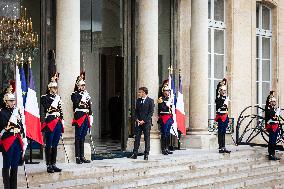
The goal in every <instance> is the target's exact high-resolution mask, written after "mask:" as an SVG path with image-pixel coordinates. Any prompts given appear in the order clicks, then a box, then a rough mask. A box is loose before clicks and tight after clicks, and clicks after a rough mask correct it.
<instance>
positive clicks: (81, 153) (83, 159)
mask: <svg viewBox="0 0 284 189" xmlns="http://www.w3.org/2000/svg"><path fill="white" fill-rule="evenodd" d="M84 142H85V141H84V140H80V159H81V161H82V163H91V161H90V160H87V159H86V158H85V156H84Z"/></svg>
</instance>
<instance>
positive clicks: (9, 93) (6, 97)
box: [3, 85, 16, 102]
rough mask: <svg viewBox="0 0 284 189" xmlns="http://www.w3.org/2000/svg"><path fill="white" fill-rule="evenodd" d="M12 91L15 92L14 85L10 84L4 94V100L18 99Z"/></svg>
mask: <svg viewBox="0 0 284 189" xmlns="http://www.w3.org/2000/svg"><path fill="white" fill-rule="evenodd" d="M12 92H13V87H12V85H10V86H9V87H8V88H7V91H6V94H5V95H4V98H3V100H4V101H5V102H6V101H14V100H16V98H15V95H14V94H13V93H12Z"/></svg>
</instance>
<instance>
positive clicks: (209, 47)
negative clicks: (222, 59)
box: [208, 28, 211, 52]
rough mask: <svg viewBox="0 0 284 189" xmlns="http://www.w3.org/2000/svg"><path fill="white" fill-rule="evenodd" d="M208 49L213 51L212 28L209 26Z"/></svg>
mask: <svg viewBox="0 0 284 189" xmlns="http://www.w3.org/2000/svg"><path fill="white" fill-rule="evenodd" d="M208 51H209V52H211V29H210V28H208Z"/></svg>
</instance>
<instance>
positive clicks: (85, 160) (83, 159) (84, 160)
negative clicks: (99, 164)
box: [81, 157, 91, 163]
mask: <svg viewBox="0 0 284 189" xmlns="http://www.w3.org/2000/svg"><path fill="white" fill-rule="evenodd" d="M81 162H82V163H91V161H90V160H88V159H86V158H85V157H81Z"/></svg>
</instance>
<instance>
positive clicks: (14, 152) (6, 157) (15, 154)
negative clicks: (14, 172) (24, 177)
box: [2, 139, 22, 169]
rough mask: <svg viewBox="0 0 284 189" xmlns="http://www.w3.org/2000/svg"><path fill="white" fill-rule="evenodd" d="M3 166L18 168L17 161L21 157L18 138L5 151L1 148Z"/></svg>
mask: <svg viewBox="0 0 284 189" xmlns="http://www.w3.org/2000/svg"><path fill="white" fill-rule="evenodd" d="M2 155H3V168H7V169H9V168H12V169H16V168H18V165H19V162H20V160H21V158H22V147H21V144H20V141H19V139H16V140H15V141H14V142H13V144H12V145H11V147H10V148H9V150H8V151H7V152H5V150H3V153H2Z"/></svg>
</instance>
